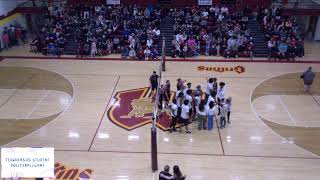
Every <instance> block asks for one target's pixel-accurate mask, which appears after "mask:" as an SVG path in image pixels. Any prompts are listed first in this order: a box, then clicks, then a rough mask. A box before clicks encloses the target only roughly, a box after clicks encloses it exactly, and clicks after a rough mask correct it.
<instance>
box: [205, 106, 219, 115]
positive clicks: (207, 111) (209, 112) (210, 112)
mask: <svg viewBox="0 0 320 180" xmlns="http://www.w3.org/2000/svg"><path fill="white" fill-rule="evenodd" d="M216 112H217V106H214V107H213V108H212V109H210V107H209V106H206V114H207V115H215V114H216Z"/></svg>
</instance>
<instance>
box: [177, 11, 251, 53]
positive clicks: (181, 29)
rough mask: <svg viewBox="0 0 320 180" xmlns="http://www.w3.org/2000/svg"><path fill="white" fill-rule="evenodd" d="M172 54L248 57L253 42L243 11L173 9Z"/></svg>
mask: <svg viewBox="0 0 320 180" xmlns="http://www.w3.org/2000/svg"><path fill="white" fill-rule="evenodd" d="M171 17H172V18H173V19H174V34H175V35H174V39H173V41H172V46H173V50H172V52H173V53H172V54H173V57H191V56H197V55H206V56H212V55H213V56H216V55H220V56H225V57H238V56H252V50H253V42H252V37H251V34H250V30H249V29H248V27H247V22H248V18H249V17H248V14H247V13H246V11H229V8H228V7H226V6H210V7H199V6H198V7H196V6H194V7H190V8H188V7H187V8H182V9H173V10H172V11H171Z"/></svg>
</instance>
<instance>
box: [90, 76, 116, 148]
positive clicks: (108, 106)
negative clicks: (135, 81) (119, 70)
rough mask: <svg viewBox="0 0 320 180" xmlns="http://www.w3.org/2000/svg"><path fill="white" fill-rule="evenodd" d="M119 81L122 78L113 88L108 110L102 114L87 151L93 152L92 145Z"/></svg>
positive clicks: (105, 110)
mask: <svg viewBox="0 0 320 180" xmlns="http://www.w3.org/2000/svg"><path fill="white" fill-rule="evenodd" d="M119 80H120V76H118V79H117V82H116V84H115V85H114V87H113V90H112V93H111V96H110V98H109V100H108V103H107V105H106V108H105V109H104V112H103V114H102V116H101V119H100V122H99V125H98V127H97V129H96V132H95V133H94V136H93V138H92V141H91V143H90V146H89V148H88V150H87V151H90V150H91V147H92V144H93V142H94V139H95V138H96V136H97V133H98V131H99V128H100V126H101V123H102V120H103V117H104V116H105V115H106V112H107V109H108V107H109V104H110V102H111V99H112V98H113V94H114V92H115V90H116V88H117V86H118V83H119Z"/></svg>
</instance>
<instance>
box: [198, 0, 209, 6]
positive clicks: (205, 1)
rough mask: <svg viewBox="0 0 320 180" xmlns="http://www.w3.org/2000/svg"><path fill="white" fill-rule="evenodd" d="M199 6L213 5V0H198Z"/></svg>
mask: <svg viewBox="0 0 320 180" xmlns="http://www.w3.org/2000/svg"><path fill="white" fill-rule="evenodd" d="M198 5H199V6H212V0H198Z"/></svg>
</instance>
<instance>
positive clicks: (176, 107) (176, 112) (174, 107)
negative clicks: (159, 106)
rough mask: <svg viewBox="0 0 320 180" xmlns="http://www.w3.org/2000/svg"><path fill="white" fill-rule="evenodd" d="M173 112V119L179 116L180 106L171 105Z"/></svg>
mask: <svg viewBox="0 0 320 180" xmlns="http://www.w3.org/2000/svg"><path fill="white" fill-rule="evenodd" d="M171 110H172V111H171V115H172V117H176V116H177V114H178V106H177V105H176V104H174V103H171Z"/></svg>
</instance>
